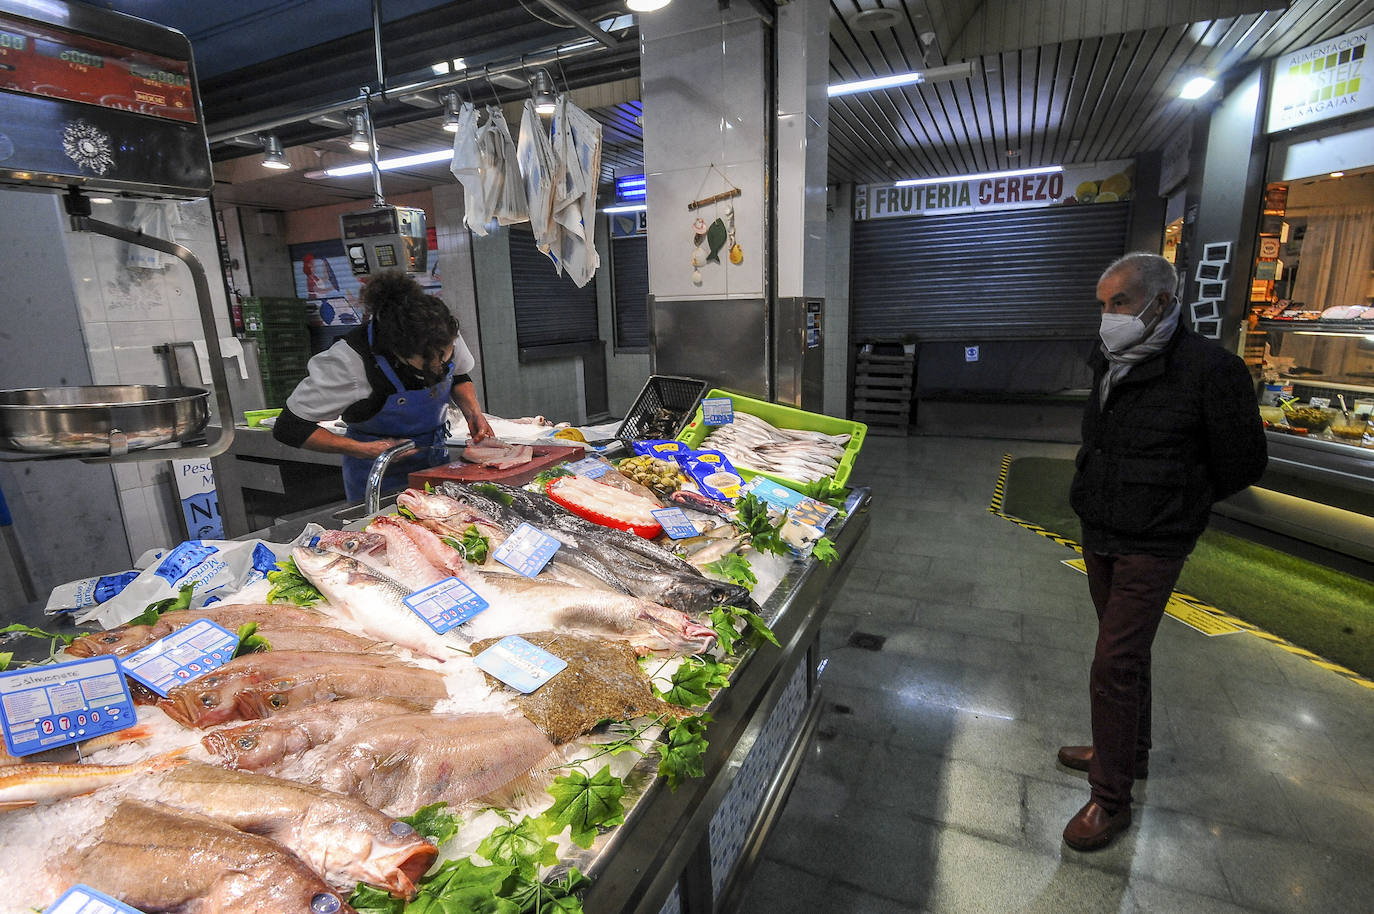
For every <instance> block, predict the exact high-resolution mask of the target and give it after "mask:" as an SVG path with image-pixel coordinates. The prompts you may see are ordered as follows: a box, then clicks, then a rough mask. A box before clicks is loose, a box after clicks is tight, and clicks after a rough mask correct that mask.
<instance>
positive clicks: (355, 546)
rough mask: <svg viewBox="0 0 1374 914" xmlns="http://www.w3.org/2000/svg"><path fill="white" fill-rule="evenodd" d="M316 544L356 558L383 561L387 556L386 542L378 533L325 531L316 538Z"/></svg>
mask: <svg viewBox="0 0 1374 914" xmlns="http://www.w3.org/2000/svg"><path fill="white" fill-rule="evenodd" d="M313 542H314V544H315V545H317V546H319V547H320V548H321V549H327V550H329V551H330V552H338V553H342V554H343V555H351V556H355V557H372V558H375V559H382V558H384V557H385V556H386V540H385V539H383V538H382V537H381V536H379V535H377V534H376V533H367V532H363V531H357V530H325V531H324V532H323V533H321V534H319V536H317V537H315V539H314V541H313Z"/></svg>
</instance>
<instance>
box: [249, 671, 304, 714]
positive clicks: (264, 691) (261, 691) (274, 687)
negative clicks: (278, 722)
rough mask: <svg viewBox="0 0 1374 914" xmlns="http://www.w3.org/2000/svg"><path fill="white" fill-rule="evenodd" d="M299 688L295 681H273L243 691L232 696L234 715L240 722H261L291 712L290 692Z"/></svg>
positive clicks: (287, 679) (286, 679)
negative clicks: (266, 718)
mask: <svg viewBox="0 0 1374 914" xmlns="http://www.w3.org/2000/svg"><path fill="white" fill-rule="evenodd" d="M299 686H300V683H299V682H298V681H296V680H295V679H289V678H285V679H273V680H271V681H270V682H264V683H260V684H258V685H255V686H253V687H252V688H250V689H244V690H243V691H241V692H239V693H238V695H236V696H234V705H235V714H236V716H237V717H239V718H241V719H242V720H262V719H263V718H264V717H271V716H272V715H273V714H280V713H281V712H283V711H289V710H291V708H292V707H294V705H293V704H292V698H293V696H292V692H293V691H294V690H295V689H296V688H298V687H299Z"/></svg>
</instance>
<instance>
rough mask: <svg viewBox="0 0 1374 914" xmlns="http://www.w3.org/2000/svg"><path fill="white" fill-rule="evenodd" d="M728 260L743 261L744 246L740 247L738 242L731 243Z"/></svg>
mask: <svg viewBox="0 0 1374 914" xmlns="http://www.w3.org/2000/svg"><path fill="white" fill-rule="evenodd" d="M730 262H731V263H743V262H744V248H742V247H740V246H739V245H738V244H732V245H730Z"/></svg>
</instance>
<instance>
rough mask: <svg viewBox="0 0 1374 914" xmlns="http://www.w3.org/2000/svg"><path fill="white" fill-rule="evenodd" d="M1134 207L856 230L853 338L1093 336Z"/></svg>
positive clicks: (918, 220)
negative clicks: (1102, 283)
mask: <svg viewBox="0 0 1374 914" xmlns="http://www.w3.org/2000/svg"><path fill="white" fill-rule="evenodd" d="M1130 209H1131V207H1130V204H1129V203H1099V204H1092V205H1087V206H1056V207H1052V208H1047V209H1033V210H1004V211H1001V212H993V213H961V214H959V215H943V216H912V217H909V218H902V219H873V220H868V221H864V222H856V223H854V232H853V241H852V247H851V264H850V277H851V279H850V302H851V308H852V315H853V317H852V321H853V336H854V338H855V339H859V340H862V339H873V338H884V337H886V338H900V337H906V338H915V339H918V340H951V339H963V340H978V339H1036V338H1047V337H1082V338H1088V337H1092V336H1093V335H1095V334H1096V333H1097V327H1098V319H1099V311H1098V308H1097V305H1096V301H1097V295H1096V289H1097V279H1098V277H1099V276H1100V275H1101V274H1102V270H1103V268H1105V267H1106V266H1107V264H1109V263H1111V262H1112V261H1113V260H1115V259H1116V258H1117V257H1120V256H1121V255H1122V254H1123V253H1125V245H1126V229H1127V222H1128V217H1129V215H1130Z"/></svg>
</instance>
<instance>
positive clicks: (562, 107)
mask: <svg viewBox="0 0 1374 914" xmlns="http://www.w3.org/2000/svg"><path fill="white" fill-rule="evenodd" d="M553 145H554V156H555V158H556V159H557V160H558V166H557V168H556V170H555V174H556V175H557V178H558V180H557V183H556V185H555V190H554V193H555V199H554V220H555V221H556V222H557V223H558V225H559V228H560V230H561V232H560V244H559V247H558V250H557V253H558V255H559V258H560V260H561V263H562V267H563V269H564V271H565V272H567V274H568V277H569V278H570V279H572V281H573V283H574V284H575V285H576V286H578V288H581V287H582V286H585V285H586V284H587V282H588V280H590V279H591V278H592V277H593V276H594V275H596V269H597V267H598V266H600V263H601V258H600V256H599V255H598V254H597V252H596V239H595V231H594V230H595V225H596V186H597V182H598V180H599V179H600V175H601V124H600V123H598V122H597V120H596V119H595V118H593V117H592V116H591V115H589V114H587V112H585V111H583V110H582V109H581V108H579V107H577V105H575V104H573V103H572V102H571V101H568V99H567V97H566V96H564V97H561V98H559V100H558V109H557V112H556V114H555V123H554V141H553Z"/></svg>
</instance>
